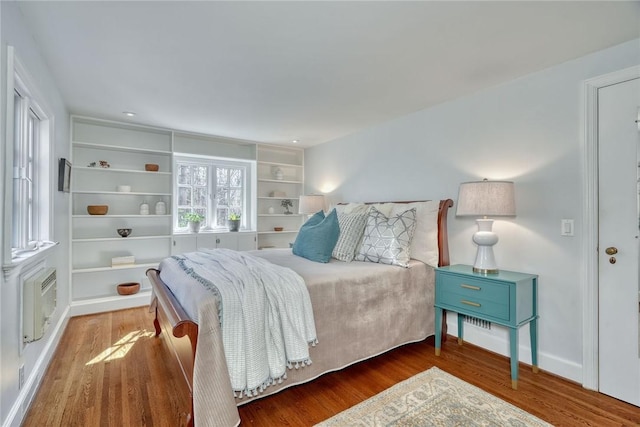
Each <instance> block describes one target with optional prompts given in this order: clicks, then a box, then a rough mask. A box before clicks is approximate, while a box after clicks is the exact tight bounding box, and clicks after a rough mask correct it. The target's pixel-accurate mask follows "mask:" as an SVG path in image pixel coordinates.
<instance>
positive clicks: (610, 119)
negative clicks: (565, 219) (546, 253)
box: [598, 79, 640, 406]
mask: <svg viewBox="0 0 640 427" xmlns="http://www.w3.org/2000/svg"><path fill="white" fill-rule="evenodd" d="M638 106H640V79H634V80H630V81H626V82H623V83H618V84H615V85H611V86H607V87H603V88H600V89H599V91H598V165H599V183H598V198H599V252H598V253H599V260H598V268H599V284H598V289H599V291H598V292H599V295H598V298H599V302H598V304H599V319H598V324H599V332H598V335H599V345H598V347H599V357H598V360H599V362H598V363H599V366H598V371H599V374H598V375H599V378H598V381H599V389H600V391H601V392H602V393H605V394H608V395H610V396H613V397H615V398H617V399H620V400H624V401H626V402H629V403H632V404H634V405H638V406H640V353H639V348H640V347H639V340H640V336H639V327H638V322H639V317H638V290H639V287H638V285H639V265H640V262H639V256H640V250H639V249H640V245H639V241H640V239H639V238H638V236H639V228H638V227H639V224H640V222H639V209H638V200H639V198H638V189H639V181H638V167H639V164H638V144H639V142H640V138H639V133H638V123H636V120H637V119H638ZM607 252H609V253H607Z"/></svg>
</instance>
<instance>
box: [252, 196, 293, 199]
mask: <svg viewBox="0 0 640 427" xmlns="http://www.w3.org/2000/svg"><path fill="white" fill-rule="evenodd" d="M258 199H259V200H284V199H289V200H298V197H287V196H285V197H258Z"/></svg>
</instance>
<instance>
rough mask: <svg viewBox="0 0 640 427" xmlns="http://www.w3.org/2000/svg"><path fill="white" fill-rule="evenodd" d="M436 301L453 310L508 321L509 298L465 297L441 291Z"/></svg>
mask: <svg viewBox="0 0 640 427" xmlns="http://www.w3.org/2000/svg"><path fill="white" fill-rule="evenodd" d="M438 303H439V304H442V306H449V309H451V310H454V311H457V310H460V311H463V312H470V313H472V314H477V315H481V316H483V317H493V318H495V319H500V320H504V321H509V300H503V301H492V300H487V299H482V298H477V297H475V298H473V297H467V296H466V295H460V294H458V293H454V292H441V293H440V294H439V296H438Z"/></svg>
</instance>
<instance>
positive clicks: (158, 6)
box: [19, 1, 640, 146]
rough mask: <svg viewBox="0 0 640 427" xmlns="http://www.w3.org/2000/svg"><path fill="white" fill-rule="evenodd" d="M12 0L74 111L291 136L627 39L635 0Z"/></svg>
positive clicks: (638, 12) (638, 25)
mask: <svg viewBox="0 0 640 427" xmlns="http://www.w3.org/2000/svg"><path fill="white" fill-rule="evenodd" d="M19 4H20V8H21V10H22V12H23V14H24V17H25V19H26V21H27V23H28V25H29V27H30V28H31V31H32V32H33V34H34V37H35V39H36V41H37V43H38V45H39V46H40V47H41V49H42V52H43V55H44V57H45V59H46V61H47V62H48V64H49V66H50V69H51V71H52V72H53V74H54V77H55V80H56V81H57V83H58V86H59V88H60V90H61V92H62V96H63V98H64V99H65V102H66V103H67V106H68V108H69V109H70V111H71V112H72V113H75V114H82V115H89V116H96V117H103V118H110V119H115V120H121V121H122V120H129V121H135V122H138V123H145V124H150V125H156V126H163V127H169V128H173V129H179V130H185V131H192V132H200V133H206V134H212V135H220V136H226V137H232V138H240V139H248V140H254V141H259V142H269V143H289V141H291V140H292V139H299V140H300V144H299V145H300V146H311V145H315V144H319V143H322V142H326V141H329V140H332V139H335V138H338V137H340V136H343V135H346V134H350V133H353V132H356V131H358V130H360V129H363V128H366V127H368V126H372V125H373V124H375V123H379V122H382V121H385V120H389V119H392V118H394V117H399V116H402V115H405V114H408V113H411V112H414V111H417V110H421V109H424V108H427V107H430V106H433V105H435V104H438V103H442V102H445V101H447V100H450V99H454V98H457V97H461V96H465V95H467V94H470V93H472V92H476V91H478V90H481V89H483V88H487V87H490V86H494V85H496V84H499V83H501V82H504V81H508V80H512V79H515V78H517V77H519V76H522V75H525V74H529V73H531V72H534V71H537V70H541V69H544V68H547V67H549V66H552V65H554V64H558V63H561V62H564V61H567V60H570V59H573V58H577V57H580V56H583V55H585V54H588V53H590V52H594V51H597V50H600V49H603V48H606V47H609V46H613V45H616V44H619V43H622V42H624V41H627V40H631V39H634V38H637V37H640V2H638V1H634V2H631V1H627V2H592V1H588V2H580V1H569V2H525V1H517V2H488V1H487V2H484V1H471V2H450V1H449V2H444V1H443V2H436V1H424V2H399V1H387V2H383V1H377V2H364V1H356V2H327V1H320V2H302V1H297V2H292V1H290V2H269V1H259V2H238V1H236V2H213V1H209V2H190V1H143V2H131V1H129V2H113V1H111V2H101V1H90V2H58V1H45V2H32V1H29V2H24V1H23V2H20V3H19ZM122 111H135V112H136V113H137V116H136V117H135V118H134V119H127V118H126V117H124V116H123V115H122Z"/></svg>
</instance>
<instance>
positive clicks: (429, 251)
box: [391, 200, 440, 267]
mask: <svg viewBox="0 0 640 427" xmlns="http://www.w3.org/2000/svg"><path fill="white" fill-rule="evenodd" d="M393 205H394V206H393V210H392V211H391V215H397V214H398V213H399V212H403V211H405V210H407V209H411V208H415V210H416V222H417V224H416V229H415V232H414V234H413V239H412V240H411V258H413V259H417V260H418V261H422V262H424V263H425V264H428V265H430V266H432V267H437V266H438V259H439V255H440V254H439V252H438V211H439V210H440V201H439V200H429V201H426V202H415V203H394V204H393Z"/></svg>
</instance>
